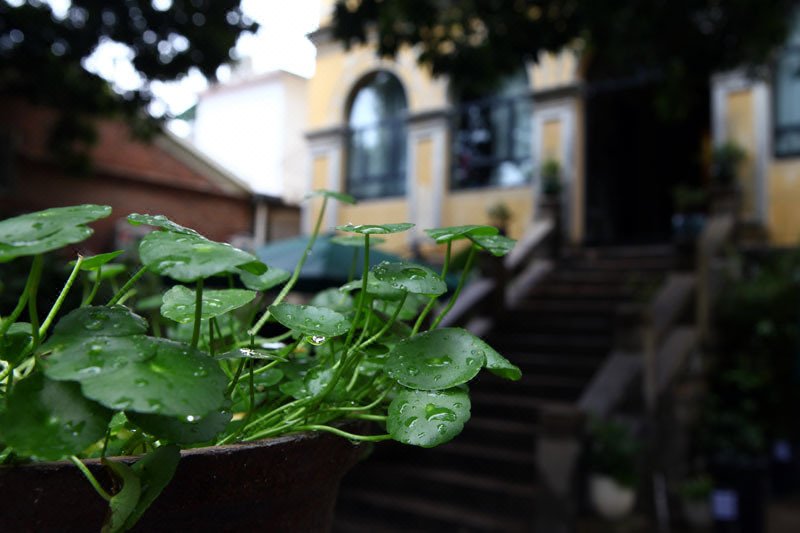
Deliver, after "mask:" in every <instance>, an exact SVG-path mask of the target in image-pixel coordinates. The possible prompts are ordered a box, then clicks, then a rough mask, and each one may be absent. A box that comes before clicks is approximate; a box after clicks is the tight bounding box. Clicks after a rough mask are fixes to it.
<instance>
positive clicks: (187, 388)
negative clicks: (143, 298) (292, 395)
mask: <svg viewBox="0 0 800 533" xmlns="http://www.w3.org/2000/svg"><path fill="white" fill-rule="evenodd" d="M145 329H146V323H145V322H144V320H143V319H142V318H141V317H138V316H136V315H134V314H133V313H131V312H130V311H129V310H127V309H126V308H124V307H122V306H115V307H111V308H108V307H83V308H80V309H76V310H75V311H72V312H71V313H69V314H68V315H67V316H65V317H64V318H63V319H62V320H61V321H60V322H59V323H58V325H57V326H56V327H55V329H54V331H53V336H52V337H51V338H50V339H49V340H48V341H47V342H46V343H45V344H44V345H42V347H41V348H40V351H41V352H42V355H41V361H42V365H43V366H44V371H45V374H46V375H47V377H49V378H50V379H55V380H62V381H78V382H80V384H81V388H82V390H83V394H84V395H85V396H86V397H88V398H91V399H93V400H96V401H98V402H100V403H102V404H103V405H105V406H107V407H110V408H112V409H117V410H128V411H136V412H143V413H159V414H164V415H171V416H180V417H186V418H187V419H189V418H199V417H202V416H204V415H205V414H206V413H208V412H210V411H212V410H215V409H219V408H220V407H221V406H222V402H223V398H224V397H223V393H224V391H225V388H226V385H227V378H226V377H225V374H224V373H223V372H222V370H220V368H219V366H218V365H217V363H216V362H214V361H213V360H212V359H210V358H209V357H208V356H206V355H204V354H202V353H201V352H199V351H197V350H193V349H191V348H190V347H189V346H187V345H185V344H181V343H177V342H172V341H167V340H165V339H156V338H153V337H148V336H146V335H144V331H145ZM190 421H191V420H190Z"/></svg>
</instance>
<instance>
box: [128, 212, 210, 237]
mask: <svg viewBox="0 0 800 533" xmlns="http://www.w3.org/2000/svg"><path fill="white" fill-rule="evenodd" d="M128 223H129V224H130V225H131V226H141V225H142V224H144V225H145V226H155V227H157V228H161V229H164V230H167V231H171V232H173V233H183V234H184V235H200V234H199V233H197V232H196V231H195V230H193V229H191V228H187V227H185V226H181V225H180V224H177V223H175V222H173V221H171V220H170V219H168V218H167V217H165V216H164V215H140V214H139V213H131V214H130V215H128Z"/></svg>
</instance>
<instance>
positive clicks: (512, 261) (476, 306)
mask: <svg viewBox="0 0 800 533" xmlns="http://www.w3.org/2000/svg"><path fill="white" fill-rule="evenodd" d="M554 228H555V224H554V223H553V221H552V220H551V219H543V220H536V221H534V222H531V224H530V225H529V226H528V228H527V229H526V230H525V233H524V234H523V236H522V238H521V239H520V240H519V241H518V242H517V244H516V246H515V247H514V249H513V250H512V251H511V253H509V254H508V255H507V256H505V257H501V258H496V257H487V258H486V263H485V264H484V270H486V271H488V275H487V276H481V277H477V278H475V279H473V280H472V281H471V282H470V283H468V284H467V285H466V286H465V287H464V289H463V290H462V291H461V295H460V296H459V299H458V300H457V302H456V304H455V305H454V306H453V308H452V309H451V310H450V312H449V313H448V314H447V316H446V317H445V318H444V320H442V322H441V326H442V327H447V326H455V325H465V326H466V327H467V329H470V330H471V331H472V332H473V333H476V334H478V335H481V334H484V333H486V332H488V331H489V329H490V328H491V326H492V323H493V321H494V318H496V316H497V315H498V314H499V313H501V312H502V311H503V310H505V309H508V308H509V307H511V306H513V305H514V304H515V303H516V301H517V296H518V295H520V294H524V291H525V290H526V289H527V288H530V286H532V284H534V283H535V282H536V281H538V280H540V279H541V278H542V277H543V276H544V274H546V273H547V272H548V271H549V269H550V268H552V262H551V261H550V260H548V259H543V258H541V257H540V256H541V254H542V251H543V250H545V243H546V242H548V240H550V239H552V238H553V234H554Z"/></svg>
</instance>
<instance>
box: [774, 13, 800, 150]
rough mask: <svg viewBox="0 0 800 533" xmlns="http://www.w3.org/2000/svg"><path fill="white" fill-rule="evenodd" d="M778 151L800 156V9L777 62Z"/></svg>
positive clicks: (776, 132) (776, 141)
mask: <svg viewBox="0 0 800 533" xmlns="http://www.w3.org/2000/svg"><path fill="white" fill-rule="evenodd" d="M775 155H776V156H777V157H790V156H800V9H798V10H797V11H795V16H794V24H793V26H792V30H791V32H790V35H789V40H788V42H787V44H786V47H785V48H784V50H783V52H782V53H781V55H780V57H779V58H778V62H777V65H776V71H775Z"/></svg>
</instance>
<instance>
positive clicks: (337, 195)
mask: <svg viewBox="0 0 800 533" xmlns="http://www.w3.org/2000/svg"><path fill="white" fill-rule="evenodd" d="M315 196H323V197H326V198H333V199H334V200H339V201H340V202H343V203H345V204H355V203H356V199H355V198H353V197H352V196H350V195H349V194H345V193H342V192H336V191H328V190H325V189H320V190H317V191H312V192H310V193H308V194H307V195H306V198H314V197H315Z"/></svg>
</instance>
